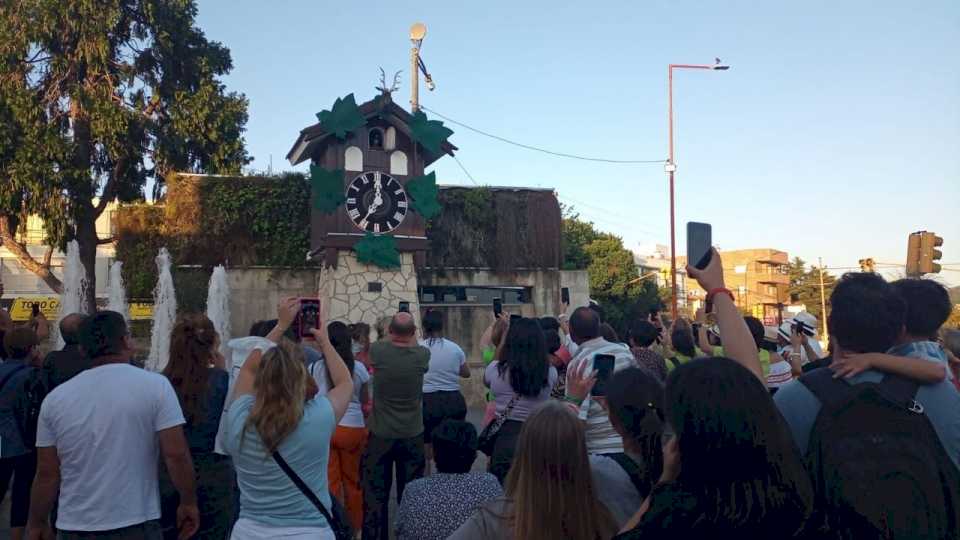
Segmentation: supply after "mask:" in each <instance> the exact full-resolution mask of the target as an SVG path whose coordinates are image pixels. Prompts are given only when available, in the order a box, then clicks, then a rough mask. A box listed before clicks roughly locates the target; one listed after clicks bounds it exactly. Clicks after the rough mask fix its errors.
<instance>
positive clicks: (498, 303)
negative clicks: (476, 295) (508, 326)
mask: <svg viewBox="0 0 960 540" xmlns="http://www.w3.org/2000/svg"><path fill="white" fill-rule="evenodd" d="M502 314H503V300H501V299H499V298H494V299H493V316H494V317H499V316H500V315H502Z"/></svg>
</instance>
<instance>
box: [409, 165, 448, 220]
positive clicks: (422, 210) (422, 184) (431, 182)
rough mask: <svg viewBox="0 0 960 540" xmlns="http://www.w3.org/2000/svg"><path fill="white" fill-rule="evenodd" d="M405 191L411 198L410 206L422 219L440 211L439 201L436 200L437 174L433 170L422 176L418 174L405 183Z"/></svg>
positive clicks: (437, 190)
mask: <svg viewBox="0 0 960 540" xmlns="http://www.w3.org/2000/svg"><path fill="white" fill-rule="evenodd" d="M406 188H407V193H408V194H409V195H410V197H411V198H412V199H413V204H412V205H411V207H412V208H413V209H414V210H415V211H416V212H417V213H418V214H420V215H421V216H423V219H430V218H432V217H433V216H435V215H437V214H438V213H439V212H440V203H439V202H437V193H438V192H439V191H440V190H439V189H438V188H437V175H436V173H434V172H431V173H430V174H427V175H424V176H418V177H416V178H414V179H412V180H410V181H409V182H407V185H406Z"/></svg>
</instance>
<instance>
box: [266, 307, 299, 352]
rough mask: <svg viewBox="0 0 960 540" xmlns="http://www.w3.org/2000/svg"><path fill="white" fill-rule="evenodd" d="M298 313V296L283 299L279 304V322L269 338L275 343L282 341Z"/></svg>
mask: <svg viewBox="0 0 960 540" xmlns="http://www.w3.org/2000/svg"><path fill="white" fill-rule="evenodd" d="M298 313H300V300H299V299H298V298H296V297H292V296H291V297H288V298H284V299H283V300H281V301H280V302H279V303H278V304H277V324H276V326H274V327H273V330H271V331H270V333H269V334H267V339H269V340H270V341H272V342H274V343H280V339H281V338H282V337H283V334H285V333H286V331H287V329H288V328H290V325H291V324H293V321H294V320H295V319H296V318H297V314H298Z"/></svg>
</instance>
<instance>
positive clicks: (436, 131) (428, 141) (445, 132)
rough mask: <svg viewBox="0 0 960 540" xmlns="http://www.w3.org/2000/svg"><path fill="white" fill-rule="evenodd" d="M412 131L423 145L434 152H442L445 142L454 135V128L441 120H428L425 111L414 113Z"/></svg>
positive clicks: (414, 136) (411, 123)
mask: <svg viewBox="0 0 960 540" xmlns="http://www.w3.org/2000/svg"><path fill="white" fill-rule="evenodd" d="M410 132H411V135H413V138H414V139H415V140H416V141H417V142H418V143H420V145H421V146H423V147H424V148H426V149H427V150H428V151H430V152H431V153H434V154H439V153H441V151H442V150H441V148H440V147H441V146H442V145H443V143H444V142H445V141H446V140H447V139H448V138H449V137H450V136H451V135H453V130H452V129H450V128H448V127H446V126H444V125H443V122H441V121H439V120H427V115H425V114H423V111H417V112H415V113H414V114H413V120H412V121H411V122H410Z"/></svg>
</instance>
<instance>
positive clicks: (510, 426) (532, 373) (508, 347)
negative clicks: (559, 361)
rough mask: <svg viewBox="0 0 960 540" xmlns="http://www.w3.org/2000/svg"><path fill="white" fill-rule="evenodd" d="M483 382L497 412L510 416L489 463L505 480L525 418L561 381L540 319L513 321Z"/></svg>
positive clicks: (490, 467) (492, 471) (491, 469)
mask: <svg viewBox="0 0 960 540" xmlns="http://www.w3.org/2000/svg"><path fill="white" fill-rule="evenodd" d="M483 384H484V385H485V386H487V388H489V389H490V391H491V392H492V393H493V398H494V401H495V402H496V404H497V415H498V416H501V415H502V416H505V417H506V421H505V422H504V423H503V425H501V427H500V430H499V431H498V432H497V435H496V442H495V443H494V445H493V452H492V454H491V456H490V464H489V471H490V472H491V473H493V475H494V476H496V477H497V479H498V480H500V483H501V484H502V483H503V481H504V479H505V478H506V477H507V472H509V471H510V465H511V463H512V462H513V455H514V447H515V446H516V445H517V437H518V436H519V435H520V428H522V427H523V422H524V421H525V420H526V419H527V417H528V416H530V413H531V412H533V410H534V409H536V408H537V406H538V405H540V404H542V403H543V402H544V401H547V400H548V399H550V389H551V388H553V387H554V386H555V385H556V384H557V369H556V368H554V367H553V366H551V365H550V364H549V363H548V359H547V347H546V345H545V343H544V338H543V331H542V330H540V325H539V324H537V321H536V320H534V319H526V318H524V319H519V320H517V321H514V322H513V323H512V324H510V327H509V329H507V335H506V338H505V341H504V344H503V347H502V348H501V350H500V357H499V359H497V360H494V361H493V362H491V363H490V365H489V366H487V369H486V372H485V373H484V375H483Z"/></svg>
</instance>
